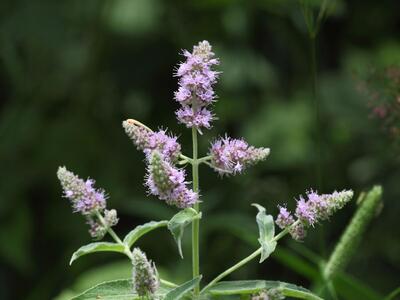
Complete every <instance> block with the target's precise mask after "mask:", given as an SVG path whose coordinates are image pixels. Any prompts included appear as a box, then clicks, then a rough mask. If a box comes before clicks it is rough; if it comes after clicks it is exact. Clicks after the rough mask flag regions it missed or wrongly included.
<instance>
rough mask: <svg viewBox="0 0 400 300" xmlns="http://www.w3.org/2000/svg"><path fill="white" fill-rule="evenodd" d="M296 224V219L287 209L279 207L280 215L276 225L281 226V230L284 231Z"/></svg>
mask: <svg viewBox="0 0 400 300" xmlns="http://www.w3.org/2000/svg"><path fill="white" fill-rule="evenodd" d="M293 222H294V218H293V216H292V214H291V213H290V212H289V211H288V210H287V209H286V207H282V206H279V214H278V216H277V217H276V221H275V223H276V225H278V226H279V228H281V229H284V228H286V227H288V226H290V225H292V223H293Z"/></svg>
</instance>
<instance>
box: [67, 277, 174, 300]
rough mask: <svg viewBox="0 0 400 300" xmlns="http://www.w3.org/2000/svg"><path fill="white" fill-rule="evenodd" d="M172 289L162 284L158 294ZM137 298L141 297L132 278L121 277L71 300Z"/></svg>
mask: <svg viewBox="0 0 400 300" xmlns="http://www.w3.org/2000/svg"><path fill="white" fill-rule="evenodd" d="M170 290H171V289H170V288H168V287H166V286H164V285H161V287H160V288H159V290H158V291H157V293H156V294H157V296H164V295H165V294H167V293H168V292H169V291H170ZM99 299H107V300H128V299H129V300H136V299H141V298H140V297H139V296H138V295H136V294H134V292H133V285H132V280H130V279H119V280H113V281H106V282H103V283H100V284H98V285H96V286H94V287H92V288H90V289H88V290H87V291H85V292H83V293H82V294H80V295H78V296H76V297H74V298H72V299H71V300H99Z"/></svg>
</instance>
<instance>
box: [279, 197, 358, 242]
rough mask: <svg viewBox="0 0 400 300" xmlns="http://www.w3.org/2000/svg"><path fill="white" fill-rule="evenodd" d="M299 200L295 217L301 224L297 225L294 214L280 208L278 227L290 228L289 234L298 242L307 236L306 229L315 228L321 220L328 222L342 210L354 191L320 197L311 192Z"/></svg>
mask: <svg viewBox="0 0 400 300" xmlns="http://www.w3.org/2000/svg"><path fill="white" fill-rule="evenodd" d="M306 196H307V197H306V199H304V198H303V197H302V196H300V198H299V199H298V200H297V206H296V210H295V216H296V217H297V220H299V222H297V223H296V225H294V226H292V224H293V223H295V219H294V217H293V216H292V214H291V213H290V212H289V211H288V210H287V209H286V208H285V207H279V214H278V216H277V218H276V221H275V223H276V225H278V226H279V227H280V228H281V229H285V228H289V233H290V234H291V235H292V237H293V238H294V239H296V240H302V239H303V238H304V237H305V235H306V228H307V227H309V226H314V224H316V223H318V222H319V221H320V220H326V219H328V218H329V217H330V216H331V215H333V214H334V213H335V212H336V211H337V210H339V209H341V208H342V207H343V206H344V205H345V204H346V203H347V202H349V201H350V200H351V198H352V197H353V191H351V190H349V191H346V190H345V191H341V192H336V191H335V192H333V193H332V194H323V195H319V194H318V193H317V192H315V191H313V190H311V191H309V192H307V193H306Z"/></svg>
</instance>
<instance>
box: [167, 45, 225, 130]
mask: <svg viewBox="0 0 400 300" xmlns="http://www.w3.org/2000/svg"><path fill="white" fill-rule="evenodd" d="M183 55H184V56H185V58H186V60H185V61H184V62H182V63H180V64H179V66H178V69H177V71H176V76H177V77H179V81H178V84H179V88H178V91H176V92H175V95H174V96H175V100H176V101H177V102H178V103H180V104H181V105H182V108H180V109H179V110H178V111H177V112H176V116H177V118H178V121H179V122H181V123H183V124H185V125H186V127H189V128H191V127H196V128H198V129H200V128H202V127H204V128H207V129H209V128H211V124H210V123H211V121H212V120H213V116H212V113H211V112H210V111H209V110H208V109H206V108H205V107H206V106H208V105H210V104H212V103H213V102H214V101H215V98H216V95H215V92H214V90H213V85H214V84H215V83H216V82H217V79H218V75H219V72H217V71H214V70H212V69H211V68H212V66H214V65H218V64H219V61H218V59H216V58H214V53H213V52H212V49H211V45H210V44H209V42H207V41H203V42H200V43H198V45H197V46H194V47H193V52H192V53H190V52H189V51H187V50H185V51H183Z"/></svg>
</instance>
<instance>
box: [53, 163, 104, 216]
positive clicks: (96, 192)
mask: <svg viewBox="0 0 400 300" xmlns="http://www.w3.org/2000/svg"><path fill="white" fill-rule="evenodd" d="M57 177H58V179H59V180H60V182H61V186H62V188H63V190H64V197H65V198H68V199H69V200H70V201H71V202H72V207H73V210H74V212H80V213H81V214H83V215H92V214H94V213H95V212H96V211H103V210H104V209H105V207H106V196H105V193H104V191H103V190H100V189H95V188H94V187H93V186H94V180H93V179H87V180H86V181H84V180H82V179H81V178H79V177H78V176H76V175H75V174H74V173H72V172H70V171H68V170H67V169H66V168H65V167H59V168H58V171H57Z"/></svg>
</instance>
